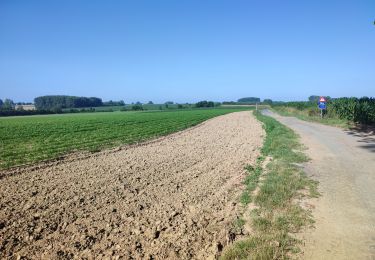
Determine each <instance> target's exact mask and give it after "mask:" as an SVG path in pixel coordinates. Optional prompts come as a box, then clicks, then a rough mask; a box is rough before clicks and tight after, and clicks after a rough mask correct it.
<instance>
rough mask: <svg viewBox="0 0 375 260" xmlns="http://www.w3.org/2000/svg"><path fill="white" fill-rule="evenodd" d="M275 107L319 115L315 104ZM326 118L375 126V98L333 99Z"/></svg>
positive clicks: (285, 104) (295, 103) (329, 104)
mask: <svg viewBox="0 0 375 260" xmlns="http://www.w3.org/2000/svg"><path fill="white" fill-rule="evenodd" d="M275 106H283V107H291V108H295V109H298V110H300V111H305V110H306V111H308V114H309V115H318V114H319V110H318V107H317V104H316V103H315V102H310V101H309V102H303V101H301V102H286V103H282V104H278V105H275ZM325 114H326V116H328V117H332V118H340V119H344V120H348V121H351V122H355V123H361V124H375V98H373V97H370V98H369V97H362V98H355V97H351V98H347V97H343V98H333V99H329V100H328V102H327V111H326V113H325Z"/></svg>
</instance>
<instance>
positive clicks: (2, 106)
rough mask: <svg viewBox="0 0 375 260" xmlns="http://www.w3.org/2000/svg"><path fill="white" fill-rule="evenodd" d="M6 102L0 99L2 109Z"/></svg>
mask: <svg viewBox="0 0 375 260" xmlns="http://www.w3.org/2000/svg"><path fill="white" fill-rule="evenodd" d="M3 104H4V102H3V101H2V100H1V99H0V108H2V107H3Z"/></svg>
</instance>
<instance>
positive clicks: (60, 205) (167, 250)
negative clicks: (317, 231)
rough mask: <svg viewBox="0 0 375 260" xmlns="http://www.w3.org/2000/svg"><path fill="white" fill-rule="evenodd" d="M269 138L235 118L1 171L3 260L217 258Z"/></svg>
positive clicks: (249, 118) (248, 120)
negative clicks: (248, 168) (248, 170)
mask: <svg viewBox="0 0 375 260" xmlns="http://www.w3.org/2000/svg"><path fill="white" fill-rule="evenodd" d="M263 134H264V132H263V130H262V127H261V125H260V123H259V122H258V121H257V120H256V119H255V118H254V117H253V115H252V114H251V113H250V112H248V111H247V112H237V113H232V114H228V115H224V116H220V117H216V118H213V119H211V120H208V121H206V122H204V123H202V124H200V125H199V126H197V127H194V128H190V129H187V130H185V131H182V132H179V133H176V134H172V135H169V136H167V137H164V138H160V139H157V140H154V141H150V142H148V143H145V144H142V145H138V146H125V147H122V148H118V149H115V150H107V151H104V152H100V153H97V154H94V155H91V156H79V155H77V156H75V157H76V158H73V159H72V158H70V159H66V160H63V161H60V162H56V163H50V164H47V165H38V166H37V167H29V168H25V169H21V170H17V171H15V172H14V171H13V172H2V173H1V174H0V176H1V175H2V178H1V179H0V187H1V188H0V257H1V258H11V257H12V256H13V257H17V256H25V257H27V258H42V257H44V258H48V259H64V258H72V257H77V258H89V259H90V258H104V257H113V258H115V259H116V258H118V257H121V256H122V257H124V258H125V259H129V258H136V259H140V258H146V259H153V258H159V259H160V258H170V259H177V258H180V259H181V258H182V259H191V258H200V259H204V258H208V257H213V256H214V255H215V254H217V253H218V252H219V251H220V250H221V249H222V247H223V246H225V245H226V243H227V242H228V230H229V227H230V223H232V221H233V220H234V219H235V218H236V216H237V214H238V209H237V205H236V203H235V201H237V196H238V195H239V193H240V190H241V189H240V187H241V180H242V178H243V175H244V166H245V165H247V164H253V163H254V162H255V160H256V157H257V156H258V155H259V148H260V147H261V145H262V135H263ZM79 157H81V158H79Z"/></svg>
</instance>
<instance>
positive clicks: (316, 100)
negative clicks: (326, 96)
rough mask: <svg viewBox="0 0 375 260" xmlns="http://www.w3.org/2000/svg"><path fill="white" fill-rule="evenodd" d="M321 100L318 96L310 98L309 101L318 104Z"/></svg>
mask: <svg viewBox="0 0 375 260" xmlns="http://www.w3.org/2000/svg"><path fill="white" fill-rule="evenodd" d="M319 98H320V96H317V95H311V96H309V101H310V102H314V103H317V102H318V101H319Z"/></svg>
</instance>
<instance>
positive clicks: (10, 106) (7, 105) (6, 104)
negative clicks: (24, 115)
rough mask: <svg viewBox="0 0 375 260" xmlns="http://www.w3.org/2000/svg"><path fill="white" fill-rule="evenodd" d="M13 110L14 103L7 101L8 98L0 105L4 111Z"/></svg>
mask: <svg viewBox="0 0 375 260" xmlns="http://www.w3.org/2000/svg"><path fill="white" fill-rule="evenodd" d="M13 108H14V102H13V100H11V99H9V98H6V99H5V100H4V103H3V105H2V109H4V110H13Z"/></svg>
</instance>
